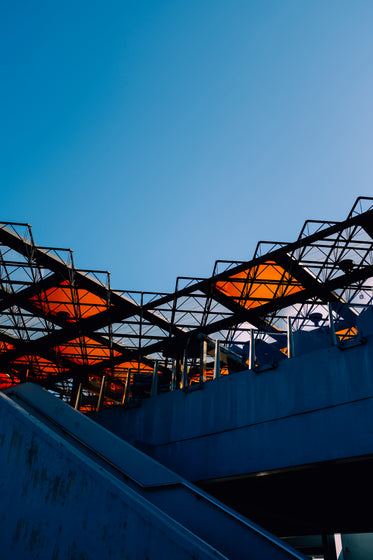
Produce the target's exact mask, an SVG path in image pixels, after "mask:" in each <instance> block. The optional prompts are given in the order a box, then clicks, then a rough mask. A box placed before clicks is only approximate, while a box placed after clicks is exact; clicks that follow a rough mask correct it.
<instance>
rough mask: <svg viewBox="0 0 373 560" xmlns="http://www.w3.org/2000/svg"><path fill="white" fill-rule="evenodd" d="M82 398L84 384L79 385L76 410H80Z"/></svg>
mask: <svg viewBox="0 0 373 560" xmlns="http://www.w3.org/2000/svg"><path fill="white" fill-rule="evenodd" d="M81 396H82V384H81V383H79V387H78V392H77V394H76V400H75V406H74V408H75V410H79V408H80V399H81Z"/></svg>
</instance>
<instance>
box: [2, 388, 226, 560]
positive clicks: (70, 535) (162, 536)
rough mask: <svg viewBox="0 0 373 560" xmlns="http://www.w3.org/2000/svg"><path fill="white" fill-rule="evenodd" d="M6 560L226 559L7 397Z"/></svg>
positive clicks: (4, 410)
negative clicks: (24, 559)
mask: <svg viewBox="0 0 373 560" xmlns="http://www.w3.org/2000/svg"><path fill="white" fill-rule="evenodd" d="M0 472H1V477H0V543H1V544H0V558H2V559H6V560H19V559H22V558H27V559H32V560H33V559H43V560H46V559H48V560H49V559H50V560H72V559H73V560H88V559H89V560H95V559H97V560H103V559H106V558H113V559H119V558H120V559H126V560H130V559H138V560H144V559H158V558H178V559H179V558H180V559H185V560H186V559H189V560H190V559H191V558H193V559H202V558H203V559H207V558H210V559H211V558H214V559H218V558H222V559H223V558H224V557H223V555H220V554H219V553H216V552H214V551H213V549H212V548H211V547H209V546H208V545H207V544H205V543H204V542H203V541H202V540H200V539H199V538H198V537H195V536H194V535H193V534H192V533H190V532H189V531H188V530H186V529H184V528H183V527H182V526H181V525H179V524H178V523H177V522H175V521H174V520H173V519H171V518H170V517H169V516H167V515H166V514H164V513H162V512H161V511H160V510H159V509H158V508H157V507H155V506H153V505H151V504H150V503H149V502H148V501H147V500H146V499H144V498H142V497H141V496H139V495H138V494H137V493H136V492H135V491H133V490H132V489H130V488H129V487H128V486H127V485H126V484H125V483H124V482H123V483H122V482H121V481H120V480H118V479H117V478H115V477H114V476H112V475H111V474H110V473H109V472H107V471H106V470H104V469H103V468H102V467H100V466H99V465H98V464H96V463H95V462H93V461H92V460H91V459H89V457H88V456H87V455H86V454H82V453H81V452H80V451H79V450H78V449H76V448H75V447H74V446H73V445H72V444H71V443H69V442H68V441H66V439H64V438H62V437H59V436H58V434H56V433H55V431H52V430H51V429H49V428H48V427H47V426H46V425H45V424H43V423H42V422H40V421H39V420H37V419H36V418H35V417H34V416H30V414H28V413H27V412H25V411H24V410H22V409H20V408H19V407H18V406H17V405H16V404H14V403H13V402H12V401H10V400H9V399H8V398H7V397H6V396H5V395H2V394H0Z"/></svg>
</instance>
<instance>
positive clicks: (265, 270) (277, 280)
mask: <svg viewBox="0 0 373 560" xmlns="http://www.w3.org/2000/svg"><path fill="white" fill-rule="evenodd" d="M215 287H216V289H217V290H219V291H220V292H222V293H223V294H225V295H227V296H229V297H232V298H233V300H234V301H235V302H237V303H239V304H240V305H242V306H243V307H246V309H253V308H254V307H258V306H260V305H263V304H265V303H268V301H271V300H273V299H274V298H281V297H284V296H289V295H290V294H295V293H296V292H300V291H302V290H304V287H303V286H302V284H301V283H300V282H298V281H297V280H296V279H295V278H294V277H293V276H291V275H290V274H289V273H288V272H287V271H286V270H285V269H284V268H283V267H282V266H280V265H278V264H276V262H275V261H267V262H265V263H263V264H259V265H257V266H253V267H251V268H247V269H246V270H244V271H242V272H239V273H238V274H233V275H232V276H231V277H230V278H229V279H228V280H225V281H221V282H216V285H215Z"/></svg>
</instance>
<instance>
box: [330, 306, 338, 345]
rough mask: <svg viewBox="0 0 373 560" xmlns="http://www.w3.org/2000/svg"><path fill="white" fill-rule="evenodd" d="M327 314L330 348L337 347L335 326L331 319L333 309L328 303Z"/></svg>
mask: <svg viewBox="0 0 373 560" xmlns="http://www.w3.org/2000/svg"><path fill="white" fill-rule="evenodd" d="M328 314H329V329H330V338H331V341H332V346H338V340H337V335H336V333H335V324H334V318H333V307H332V304H331V303H330V302H329V303H328Z"/></svg>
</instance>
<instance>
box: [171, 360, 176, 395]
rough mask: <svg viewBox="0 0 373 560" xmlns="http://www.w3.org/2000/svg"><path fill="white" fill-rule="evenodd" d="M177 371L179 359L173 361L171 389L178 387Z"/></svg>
mask: <svg viewBox="0 0 373 560" xmlns="http://www.w3.org/2000/svg"><path fill="white" fill-rule="evenodd" d="M176 372H177V360H173V362H172V373H171V391H175V389H176Z"/></svg>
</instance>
